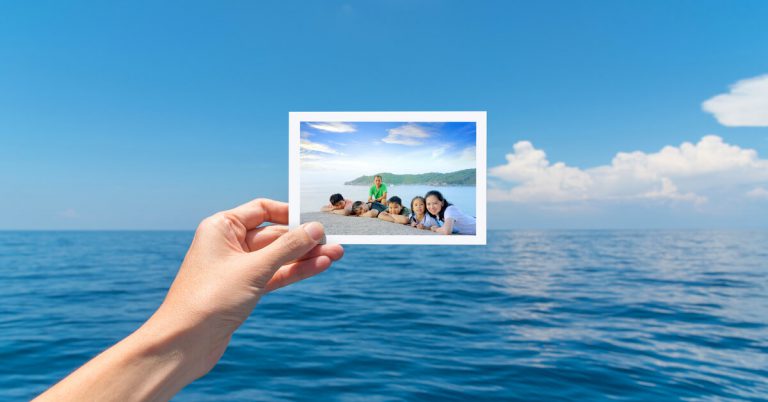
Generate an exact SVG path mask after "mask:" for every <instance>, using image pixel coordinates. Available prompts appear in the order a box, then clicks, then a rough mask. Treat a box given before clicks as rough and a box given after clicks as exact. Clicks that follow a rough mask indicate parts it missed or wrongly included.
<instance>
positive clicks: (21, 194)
mask: <svg viewBox="0 0 768 402" xmlns="http://www.w3.org/2000/svg"><path fill="white" fill-rule="evenodd" d="M767 20H768V3H766V2H764V1H739V2H725V1H721V2H713V1H675V2H668V1H646V2H624V1H621V2H617V1H582V2H572V1H562V2H558V1H544V2H514V1H498V2H447V1H386V2H372V1H360V2H352V1H324V2H312V1H302V2H294V1H273V2H249V1H243V2H237V1H232V2H226V3H222V2H195V1H192V2H189V1H185V2H181V1H177V2H163V3H162V4H160V3H157V2H141V1H139V2H131V3H125V4H115V3H111V2H109V3H105V2H96V1H92V2H77V1H72V2H52V1H49V2H21V1H19V2H3V3H2V4H0V228H6V229H45V228H50V229H60V228H73V229H74V228H80V229H121V228H124V229H191V228H194V227H195V226H196V224H197V222H198V221H199V220H200V219H201V218H202V217H204V216H206V215H207V214H210V213H213V212H215V211H218V210H221V209H225V208H229V207H231V206H233V205H236V204H239V203H241V202H243V201H245V200H248V199H251V198H254V197H259V196H265V197H270V198H277V199H283V200H285V199H287V194H288V176H287V175H288V173H287V167H288V156H287V155H288V112H289V111H397V110H407V111H423V110H426V111H430V110H484V111H487V112H488V167H489V173H492V172H495V173H494V174H495V176H493V177H489V182H492V183H491V184H492V186H493V187H492V188H491V190H489V192H493V194H495V195H494V197H495V198H494V199H495V200H494V201H492V202H490V203H489V227H490V228H503V227H512V228H516V227H522V228H531V227H534V228H535V227H542V228H550V227H561V228H593V227H619V228H621V227H640V228H643V227H768V217H767V216H768V214H766V213H765V211H766V210H768V203H766V199H768V179H767V178H766V177H765V168H764V163H763V161H765V159H766V158H768V127H767V126H768V123H765V122H764V121H763V120H762V119H761V117H762V116H764V112H762V111H763V110H764V109H761V108H760V105H762V103H761V102H763V101H764V99H765V96H768V95H766V92H765V91H764V90H763V89H762V88H763V86H762V85H763V81H762V80H760V79H759V78H760V77H763V76H764V75H765V74H768V58H766V57H765V55H766V54H768V30H766V29H765V21H767ZM750 79H751V80H752V81H749V80H750ZM745 80H747V81H745ZM738 83H741V85H739V84H738ZM717 96H724V98H717V99H718V101H717V102H714V103H710V107H709V110H705V109H706V108H705V106H704V104H705V103H706V102H707V101H709V100H711V99H714V98H715V97H717ZM734 105H735V106H734ZM755 105H757V106H755ZM734 110H736V112H734ZM741 110H756V111H755V112H754V113H753V115H752V116H743V115H742V114H740V113H737V112H738V111H741ZM761 113H763V114H761ZM708 135H711V136H715V137H706V136H708ZM684 143H689V144H690V146H683V145H682V144H684ZM665 147H671V148H669V149H668V152H666V153H663V152H661V151H662V149H665ZM734 147H735V148H734ZM675 149H677V151H678V152H677V154H675ZM632 152H635V153H634V154H631V153H632ZM620 153H626V154H627V155H630V156H628V157H619V162H620V165H621V166H619V165H615V164H614V161H615V160H616V158H617V155H619V154H620ZM710 160H715V161H721V160H724V161H726V162H727V163H724V164H718V163H710V162H707V161H710ZM558 163H560V164H558ZM494 168H496V169H494ZM675 169H677V170H675ZM520 172H523V173H520ZM628 172H629V173H628ZM615 183H623V186H614V184H615ZM612 186H614V187H612ZM516 188H517V190H516ZM489 198H490V194H489Z"/></svg>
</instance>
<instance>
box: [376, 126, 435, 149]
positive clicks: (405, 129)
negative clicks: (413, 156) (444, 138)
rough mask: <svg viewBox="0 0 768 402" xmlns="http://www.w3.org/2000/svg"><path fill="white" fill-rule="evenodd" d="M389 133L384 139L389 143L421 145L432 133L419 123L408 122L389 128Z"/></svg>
mask: <svg viewBox="0 0 768 402" xmlns="http://www.w3.org/2000/svg"><path fill="white" fill-rule="evenodd" d="M387 133H389V135H387V136H386V137H384V138H383V139H382V141H384V142H386V143H388V144H400V145H421V144H422V143H423V142H424V140H425V139H427V138H429V137H430V134H429V133H428V132H427V130H425V129H424V128H423V127H421V126H419V125H417V124H406V125H403V126H400V127H395V128H392V129H389V130H387Z"/></svg>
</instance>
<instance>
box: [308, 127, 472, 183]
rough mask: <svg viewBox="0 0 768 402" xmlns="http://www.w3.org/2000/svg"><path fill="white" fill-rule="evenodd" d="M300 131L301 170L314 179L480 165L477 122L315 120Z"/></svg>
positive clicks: (445, 170)
mask: <svg viewBox="0 0 768 402" xmlns="http://www.w3.org/2000/svg"><path fill="white" fill-rule="evenodd" d="M300 129H301V134H300V135H301V139H300V144H299V146H300V151H301V154H300V158H301V173H302V177H305V176H307V175H309V176H312V182H313V183H315V182H317V181H318V180H321V181H323V182H335V183H336V184H341V183H344V182H346V181H350V180H353V179H355V178H357V177H359V176H362V175H375V174H378V173H383V172H387V173H395V174H421V173H430V172H440V173H448V172H455V171H457V170H462V169H475V168H476V167H477V162H476V147H475V144H476V135H477V134H476V132H477V129H476V125H475V123H474V122H439V123H434V122H432V123H430V122H322V121H317V122H302V123H301V125H300ZM307 177H308V176H307ZM302 181H303V179H302Z"/></svg>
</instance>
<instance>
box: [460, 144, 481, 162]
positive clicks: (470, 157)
mask: <svg viewBox="0 0 768 402" xmlns="http://www.w3.org/2000/svg"><path fill="white" fill-rule="evenodd" d="M476 154H477V151H476V150H475V147H474V146H471V147H466V148H464V150H463V151H461V155H460V156H459V158H460V159H461V160H464V161H468V162H474V161H475V159H476V158H475V155H476Z"/></svg>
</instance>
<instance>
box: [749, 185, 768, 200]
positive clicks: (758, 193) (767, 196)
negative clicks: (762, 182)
mask: <svg viewBox="0 0 768 402" xmlns="http://www.w3.org/2000/svg"><path fill="white" fill-rule="evenodd" d="M747 197H749V198H756V199H759V200H768V190H766V189H765V188H763V187H755V188H753V189H752V190H750V191H748V192H747Z"/></svg>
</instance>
